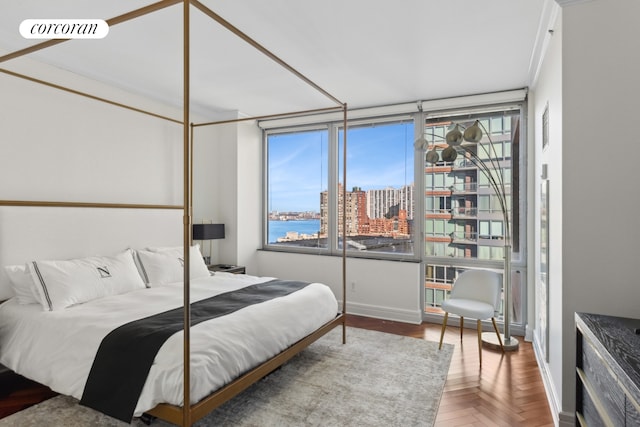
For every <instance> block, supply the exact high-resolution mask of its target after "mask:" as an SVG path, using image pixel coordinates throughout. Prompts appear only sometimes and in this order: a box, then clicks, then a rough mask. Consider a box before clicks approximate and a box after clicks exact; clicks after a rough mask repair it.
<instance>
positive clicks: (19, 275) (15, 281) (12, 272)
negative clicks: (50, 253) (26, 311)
mask: <svg viewBox="0 0 640 427" xmlns="http://www.w3.org/2000/svg"><path fill="white" fill-rule="evenodd" d="M4 271H6V273H7V276H9V281H11V286H12V287H13V291H14V292H15V294H16V298H17V300H18V304H39V303H40V301H38V299H37V298H38V295H37V294H36V289H35V286H34V284H33V279H32V278H31V273H30V272H29V266H28V265H27V264H21V265H7V266H6V267H5V268H4Z"/></svg>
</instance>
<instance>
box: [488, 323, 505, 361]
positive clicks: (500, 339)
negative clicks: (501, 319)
mask: <svg viewBox="0 0 640 427" xmlns="http://www.w3.org/2000/svg"><path fill="white" fill-rule="evenodd" d="M491 321H492V322H493V329H494V330H495V331H496V335H497V336H498V342H499V343H500V348H501V349H502V352H503V353H504V347H503V346H502V338H501V337H500V331H498V325H496V318H495V317H492V318H491Z"/></svg>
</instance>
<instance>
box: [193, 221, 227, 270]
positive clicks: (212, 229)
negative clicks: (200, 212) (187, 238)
mask: <svg viewBox="0 0 640 427" xmlns="http://www.w3.org/2000/svg"><path fill="white" fill-rule="evenodd" d="M192 238H193V240H200V241H203V240H209V255H208V256H204V262H205V264H207V265H209V264H210V263H211V248H212V242H211V240H215V239H224V224H193V231H192Z"/></svg>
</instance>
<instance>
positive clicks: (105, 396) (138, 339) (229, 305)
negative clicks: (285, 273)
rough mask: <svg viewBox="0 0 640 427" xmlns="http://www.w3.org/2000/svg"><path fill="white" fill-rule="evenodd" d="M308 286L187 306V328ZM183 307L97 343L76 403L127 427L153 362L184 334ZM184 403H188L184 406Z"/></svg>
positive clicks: (245, 292) (263, 287) (283, 286)
mask: <svg viewBox="0 0 640 427" xmlns="http://www.w3.org/2000/svg"><path fill="white" fill-rule="evenodd" d="M308 284H309V283H306V282H297V281H291V280H272V281H269V282H265V283H258V284H255V285H250V286H247V287H245V288H242V289H238V290H236V291H231V292H227V293H224V294H220V295H216V296H213V297H211V298H207V299H204V300H202V301H198V302H195V303H193V304H191V325H197V324H198V323H200V322H204V321H206V320H209V319H213V318H216V317H220V316H224V315H226V314H229V313H233V312H234V311H236V310H239V309H241V308H244V307H247V306H250V305H253V304H258V303H261V302H264V301H268V300H270V299H273V298H277V297H281V296H285V295H288V294H290V293H293V292H295V291H297V290H300V289H302V288H304V287H305V286H307V285H308ZM183 313H184V311H183V308H182V307H179V308H176V309H173V310H169V311H166V312H164V313H160V314H156V315H153V316H150V317H147V318H144V319H140V320H136V321H133V322H130V323H127V324H125V325H122V326H120V327H118V328H116V329H114V330H113V331H111V332H110V333H109V334H108V335H107V336H106V337H104V339H103V340H102V342H101V344H100V348H99V349H98V353H97V354H96V357H95V359H94V361H93V366H92V367H91V372H90V373H89V377H88V379H87V383H86V385H85V388H84V392H83V394H82V399H81V400H80V404H82V405H85V406H88V407H90V408H93V409H96V410H98V411H100V412H103V413H105V414H107V415H110V416H112V417H114V418H117V419H119V420H122V421H125V422H127V423H129V422H131V419H132V418H133V412H134V411H135V407H136V404H137V403H138V399H139V397H140V393H141V392H142V388H143V386H144V383H145V381H146V380H147V375H148V374H149V370H150V369H151V365H152V363H153V360H154V359H155V357H156V354H157V353H158V350H159V349H160V347H161V346H162V345H163V344H164V342H165V341H166V340H167V339H168V338H169V337H170V336H171V335H173V334H174V333H176V332H178V331H181V330H183V328H184V324H183ZM185 404H188V402H185Z"/></svg>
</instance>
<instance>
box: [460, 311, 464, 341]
mask: <svg viewBox="0 0 640 427" xmlns="http://www.w3.org/2000/svg"><path fill="white" fill-rule="evenodd" d="M463 329H464V317H462V316H460V341H462V330H463Z"/></svg>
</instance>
